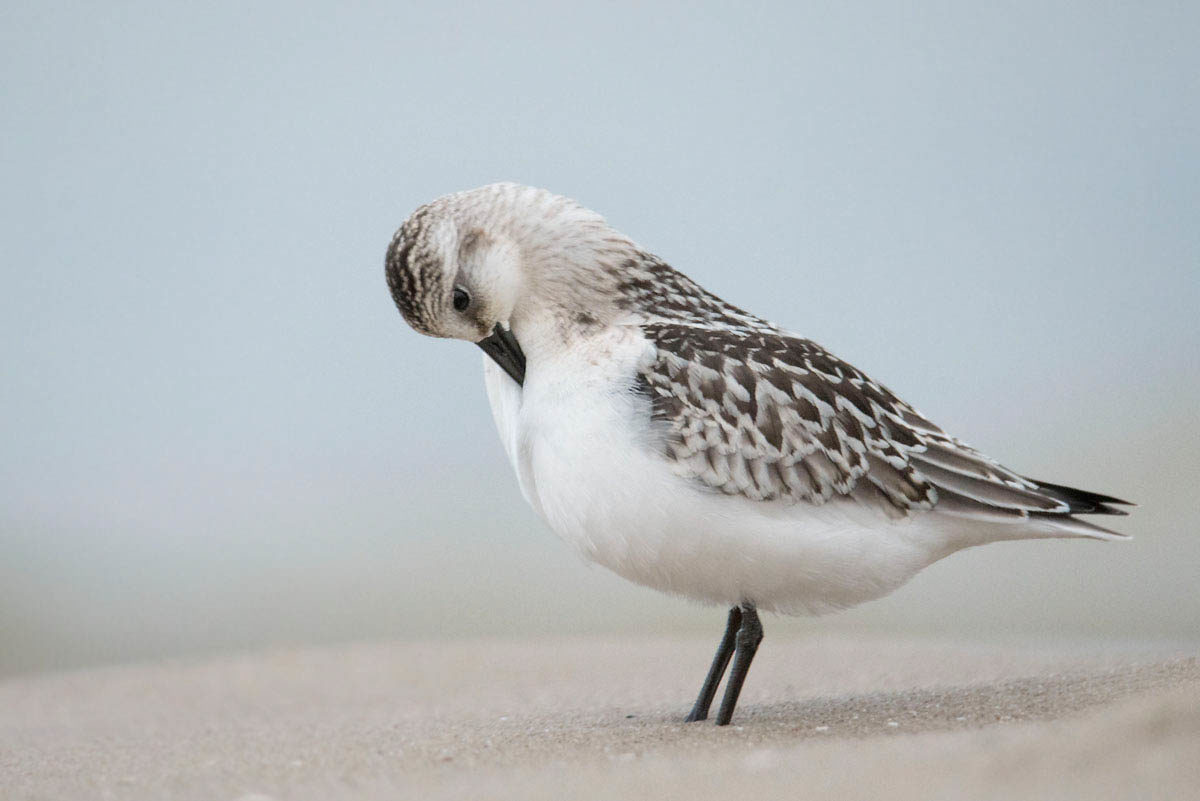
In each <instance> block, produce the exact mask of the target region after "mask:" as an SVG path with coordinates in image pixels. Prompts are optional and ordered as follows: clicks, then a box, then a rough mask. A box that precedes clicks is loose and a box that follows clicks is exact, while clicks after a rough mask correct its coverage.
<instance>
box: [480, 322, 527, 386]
mask: <svg viewBox="0 0 1200 801" xmlns="http://www.w3.org/2000/svg"><path fill="white" fill-rule="evenodd" d="M475 344H476V345H478V346H479V347H481V348H483V352H484V353H486V354H487V355H488V356H491V357H492V361H494V362H495V363H496V364H498V365H500V366H501V367H503V368H504V372H506V373H508V374H509V375H510V376H512V379H513V381H516V382H517V383H518V384H522V385H524V383H525V354H524V353H522V352H521V346H520V345H519V344H518V343H517V338H516V337H514V336H513V334H512V331H508V330H506V329H505V328H504V327H503V326H501V325H500V323H496V327H495V328H493V329H492V335H491V336H490V337H487V338H486V339H481V340H479V341H478V342H476V343H475Z"/></svg>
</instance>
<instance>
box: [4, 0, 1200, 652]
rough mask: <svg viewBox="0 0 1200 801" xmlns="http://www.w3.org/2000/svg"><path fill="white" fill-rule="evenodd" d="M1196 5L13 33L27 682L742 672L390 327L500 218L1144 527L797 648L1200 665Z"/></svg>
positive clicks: (461, 353)
mask: <svg viewBox="0 0 1200 801" xmlns="http://www.w3.org/2000/svg"><path fill="white" fill-rule="evenodd" d="M905 5H907V4H905ZM1198 8H1200V6H1197V5H1196V4H1195V3H1190V2H1182V3H1128V4H1109V3H1103V4H1098V3H1077V4H1062V3H1051V4H1046V3H1042V2H1031V3H1004V4H992V3H988V4H964V3H945V4H921V5H920V9H913V8H903V7H901V5H900V4H897V5H895V6H892V5H891V4H887V5H884V4H880V5H871V4H867V5H859V4H848V3H843V2H837V3H829V4H822V5H817V4H799V5H798V4H794V3H778V4H764V3H758V4H713V5H710V6H698V5H696V4H679V5H668V4H656V5H650V4H592V5H591V6H589V7H588V8H582V7H579V8H572V7H568V6H566V5H565V4H560V3H522V4H514V5H510V6H491V5H468V4H449V3H440V4H429V5H423V6H418V5H410V4H403V3H394V2H392V3H348V4H331V5H329V6H324V7H323V6H317V5H309V4H294V3H203V4H190V5H185V4H167V5H164V4H161V3H145V4H135V3H113V4H104V6H103V7H102V6H101V4H92V3H80V4H78V5H68V4H58V3H47V2H36V3H25V2H21V3H13V2H9V3H6V4H5V5H4V7H3V9H2V10H0V81H2V96H0V101H2V102H0V109H2V111H0V141H2V142H3V146H2V148H0V203H2V204H3V206H2V209H0V242H2V243H3V265H2V269H3V284H2V287H0V363H2V364H3V369H4V377H3V383H2V384H0V408H2V410H3V420H4V422H3V426H2V427H0V670H29V669H41V668H46V667H55V666H70V665H77V664H85V663H93V662H99V661H111V660H128V659H134V658H142V657H150V656H156V655H163V654H181V653H189V652H203V651H211V650H214V649H230V648H243V647H245V648H258V647H263V646H267V645H274V644H289V643H307V642H321V641H328V640H340V639H352V638H363V637H410V636H412V637H415V636H421V637H423V636H446V635H452V636H457V635H464V634H497V635H504V634H508V633H512V632H516V633H526V634H529V633H539V632H588V631H598V630H631V631H637V632H644V633H655V632H661V631H676V630H683V629H687V630H697V631H700V630H703V631H711V633H712V635H713V637H714V638H715V637H716V636H717V633H718V630H719V628H720V625H721V620H722V613H721V612H720V611H717V610H703V609H696V608H694V607H691V606H689V605H687V604H685V603H683V602H680V601H677V600H672V599H668V598H664V597H660V596H658V595H655V594H653V593H651V592H649V591H645V590H641V589H638V588H634V587H631V586H629V585H626V584H624V583H623V582H621V581H620V580H618V579H616V578H615V577H611V576H609V575H607V574H605V573H604V572H602V571H600V570H599V569H587V568H585V567H583V566H582V565H581V564H580V563H579V562H578V561H577V560H576V558H575V557H574V556H573V555H572V554H571V553H570V552H569V551H568V550H567V549H566V547H565V546H563V545H561V544H560V543H558V542H556V541H555V540H554V539H553V538H552V536H551V535H550V534H549V533H548V531H547V530H546V529H545V528H544V527H543V526H542V525H541V524H540V523H539V522H538V521H537V520H536V519H535V517H534V515H533V513H532V512H531V511H529V510H528V509H527V508H526V507H525V506H524V504H523V502H522V501H521V500H520V497H519V494H518V492H517V489H516V485H515V481H514V480H513V478H512V477H511V475H510V473H509V469H508V465H507V463H506V461H505V460H504V457H503V455H502V452H501V449H500V447H499V444H498V442H497V438H496V436H495V434H494V432H493V430H492V422H491V419H490V415H489V413H488V410H487V406H486V401H485V399H484V394H483V388H482V382H481V380H480V368H479V358H480V357H479V354H478V352H477V351H476V349H474V348H471V347H469V346H466V345H463V344H462V343H448V342H440V341H434V340H429V339H425V338H422V337H419V336H417V335H416V334H414V333H413V332H411V331H410V330H408V329H407V327H406V326H405V325H404V324H403V322H402V320H401V319H400V317H399V316H398V314H397V313H396V311H395V310H394V308H393V307H392V303H391V300H390V298H389V297H388V294H387V291H386V288H385V284H384V280H383V268H382V261H383V252H384V249H385V247H386V245H387V243H388V240H389V238H390V236H391V234H392V231H393V229H394V228H395V227H396V226H397V225H398V224H399V223H400V222H401V221H402V220H403V218H404V217H405V216H406V215H407V213H408V212H409V211H411V210H412V209H413V208H414V207H415V206H417V205H418V204H420V203H422V202H424V201H426V200H429V199H432V198H433V197H435V196H437V195H440V194H442V193H444V192H447V191H451V190H457V189H463V188H468V187H472V186H475V185H479V184H482V183H487V182H490V181H494V180H501V179H507V180H517V181H521V182H525V183H531V184H538V185H543V186H546V187H548V188H550V189H552V190H554V191H557V192H560V193H563V194H567V195H571V196H573V197H576V198H578V199H579V200H581V201H583V202H584V203H585V204H587V205H589V206H591V207H593V208H596V209H598V210H600V211H601V212H603V213H605V214H606V215H607V216H608V217H609V219H610V220H611V221H612V222H613V223H614V224H615V225H616V226H617V227H619V228H620V229H621V230H623V231H625V232H627V233H629V234H630V235H632V236H633V237H634V238H636V239H637V240H639V241H640V242H641V243H642V244H644V245H645V246H646V247H648V248H649V249H651V250H653V251H655V252H656V253H658V254H660V255H661V256H663V257H664V258H666V259H667V260H668V261H670V262H671V263H672V264H674V265H675V266H677V267H679V268H681V269H683V270H684V271H686V272H688V273H690V274H691V275H692V276H694V277H695V278H697V279H698V280H700V281H701V282H702V283H703V284H705V285H706V286H708V287H709V288H711V289H713V290H714V291H716V292H717V293H719V294H721V295H722V296H724V297H727V298H728V299H730V300H731V301H733V302H735V303H737V304H739V305H743V306H745V307H748V308H750V309H752V310H754V311H756V312H758V313H760V314H762V315H765V316H768V317H770V318H772V319H775V320H777V321H778V322H780V323H782V324H784V325H786V326H788V327H790V328H793V329H796V330H799V331H802V332H805V333H806V334H808V335H810V336H812V337H814V338H815V339H817V340H818V341H821V342H823V343H824V344H826V345H827V346H829V347H830V348H831V349H833V350H834V351H835V352H837V353H838V354H839V355H841V356H843V357H845V358H847V359H849V360H850V361H852V362H853V363H855V364H856V365H858V366H859V367H861V368H863V369H864V370H866V371H867V372H869V373H870V374H872V375H874V376H875V377H877V378H878V379H880V380H882V381H884V382H886V383H887V384H889V385H890V386H891V387H892V388H893V389H895V390H897V391H898V392H900V393H901V394H902V395H903V396H905V397H906V398H907V399H909V400H910V401H911V402H913V403H914V404H915V405H917V406H918V407H919V408H921V409H922V410H923V411H925V412H926V413H927V414H929V415H930V416H932V417H933V419H935V420H936V421H938V422H940V423H942V424H943V425H944V426H945V427H947V428H949V429H950V430H952V431H954V432H955V433H958V434H960V435H961V436H963V437H964V438H966V439H967V440H968V441H971V442H973V443H974V444H976V445H977V446H979V447H981V448H983V449H984V450H986V451H988V452H990V453H993V454H994V455H996V456H997V457H999V458H1001V459H1003V460H1004V461H1005V462H1006V463H1007V464H1009V465H1011V466H1012V467H1014V468H1017V469H1019V470H1022V471H1024V472H1026V473H1028V474H1030V475H1033V476H1036V477H1039V478H1046V479H1052V480H1055V481H1059V482H1062V483H1069V484H1075V485H1079V486H1083V487H1086V488H1089V489H1094V490H1098V491H1102V492H1112V493H1116V494H1118V495H1122V496H1128V497H1130V498H1132V499H1135V500H1138V501H1140V502H1142V504H1143V506H1142V508H1141V509H1139V510H1138V511H1137V513H1136V515H1135V516H1134V517H1132V518H1130V519H1128V520H1127V521H1122V522H1121V525H1122V528H1123V529H1124V530H1126V531H1128V532H1129V533H1132V534H1134V535H1135V536H1136V539H1135V541H1134V542H1132V543H1129V544H1122V545H1099V544H1092V543H1078V542H1068V543H1016V544H1006V545H998V546H992V547H989V548H987V549H980V550H977V551H974V552H970V553H965V554H960V555H958V556H955V557H954V558H952V559H950V560H947V561H946V562H943V563H940V564H939V565H937V566H935V567H934V568H932V569H930V570H929V571H928V572H927V573H925V574H923V575H922V576H919V577H918V578H917V580H916V581H914V582H913V583H912V584H911V585H909V586H908V587H907V588H905V589H904V590H903V591H901V592H900V593H898V594H897V595H895V596H893V597H892V598H891V599H888V600H885V601H882V602H877V603H875V604H871V605H868V606H867V607H864V608H863V609H861V610H858V611H855V612H852V613H850V614H847V615H841V616H836V617H832V618H827V619H823V620H821V621H818V622H816V623H813V622H811V621H800V622H798V623H791V624H788V625H787V628H789V629H793V630H796V631H810V630H829V629H835V630H847V631H862V630H868V631H900V632H910V633H913V634H917V635H929V636H948V637H972V638H994V637H1005V636H1036V637H1045V636H1051V637H1067V636H1071V637H1075V636H1095V635H1102V636H1111V637H1120V638H1139V639H1144V638H1164V637H1166V638H1182V639H1196V638H1198V637H1200V631H1198V626H1197V621H1198V620H1200V592H1197V589H1196V586H1197V579H1198V577H1200V512H1198V511H1197V508H1198V503H1197V486H1198V484H1200V441H1198V440H1200V437H1198V436H1197V408H1198V397H1200V325H1198V323H1197V311H1198V309H1200V202H1198V201H1200V57H1198V53H1200V48H1198V47H1197V42H1198V41H1200V14H1198V12H1197V9H1198ZM767 625H768V627H769V630H779V629H778V628H774V629H772V628H771V627H780V624H779V623H778V622H771V621H768V623H767Z"/></svg>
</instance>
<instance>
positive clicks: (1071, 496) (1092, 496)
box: [1029, 478, 1137, 515]
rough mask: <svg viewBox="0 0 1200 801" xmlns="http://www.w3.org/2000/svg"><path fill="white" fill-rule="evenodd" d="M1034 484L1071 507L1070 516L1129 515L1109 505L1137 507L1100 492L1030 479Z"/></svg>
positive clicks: (1130, 502)
mask: <svg viewBox="0 0 1200 801" xmlns="http://www.w3.org/2000/svg"><path fill="white" fill-rule="evenodd" d="M1029 480H1030V481H1032V482H1033V483H1034V484H1037V486H1038V489H1039V490H1041V491H1042V492H1044V493H1045V494H1046V495H1049V496H1050V497H1051V498H1056V499H1058V500H1060V501H1062V502H1064V503H1066V504H1067V505H1068V506H1069V507H1070V514H1083V515H1128V514H1129V512H1126V511H1125V510H1124V509H1114V508H1113V507H1111V506H1109V504H1114V503H1115V504H1118V505H1120V506H1137V504H1136V503H1133V502H1132V501H1123V500H1121V499H1120V498H1114V497H1113V496H1111V495H1101V494H1100V493H1098V492H1089V491H1088V490H1081V489H1076V488H1075V487H1066V486H1063V485H1062V484H1052V483H1050V482H1049V481H1039V480H1038V479H1036V478H1031V479H1029Z"/></svg>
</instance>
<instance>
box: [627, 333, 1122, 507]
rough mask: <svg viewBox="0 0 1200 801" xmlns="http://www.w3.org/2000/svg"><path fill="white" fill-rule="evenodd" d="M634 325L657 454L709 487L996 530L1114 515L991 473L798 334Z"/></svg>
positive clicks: (1084, 500) (1080, 498)
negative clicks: (955, 519)
mask: <svg viewBox="0 0 1200 801" xmlns="http://www.w3.org/2000/svg"><path fill="white" fill-rule="evenodd" d="M642 331H643V333H644V334H645V336H646V337H647V339H648V340H649V341H650V343H651V344H652V346H653V351H652V355H651V358H650V359H649V360H648V361H647V363H646V364H645V365H644V366H643V367H642V369H641V372H640V381H641V385H642V388H643V389H644V391H645V392H646V393H647V394H648V395H649V396H650V398H651V405H652V412H653V416H654V419H655V420H656V421H657V423H658V424H659V425H660V426H662V429H663V431H664V434H665V437H664V445H663V448H664V455H665V456H666V457H667V458H668V459H669V460H670V461H671V463H672V465H673V466H674V469H675V471H676V473H678V474H679V475H681V476H684V477H686V478H689V479H692V480H695V481H698V482H700V483H701V484H703V485H705V486H707V487H710V488H712V489H714V490H719V491H721V492H725V493H728V494H730V495H741V496H744V497H746V498H751V499H754V500H763V501H785V502H801V501H805V502H809V503H814V504H819V503H824V502H826V501H829V500H830V499H831V498H834V497H838V496H842V497H851V498H853V499H855V500H858V501H860V502H864V503H873V504H875V505H876V506H878V507H879V508H882V509H883V510H884V511H885V512H886V513H887V514H888V515H890V516H893V517H896V516H904V515H907V514H909V513H911V512H913V511H915V510H918V509H926V510H928V509H932V508H934V507H935V506H936V507H938V508H939V510H941V511H945V512H948V513H950V514H957V515H962V516H966V517H973V518H987V519H995V520H997V521H1007V522H1014V521H1016V520H1019V519H1028V518H1030V517H1035V518H1036V517H1039V516H1054V517H1065V516H1066V515H1070V514H1074V513H1080V512H1085V513H1086V512H1101V513H1104V512H1108V513H1120V512H1118V510H1114V509H1111V508H1110V507H1106V506H1105V505H1104V503H1105V502H1117V501H1115V499H1110V498H1107V497H1105V496H1097V495H1094V494H1092V493H1086V492H1082V491H1079V490H1072V489H1070V488H1066V487H1059V486H1057V485H1051V484H1040V483H1039V482H1036V481H1033V480H1031V479H1028V478H1024V477H1022V476H1020V475H1017V474H1016V473H1014V472H1012V471H1011V470H1008V469H1006V468H1004V467H1002V466H1001V465H999V464H997V463H996V462H994V461H993V460H991V459H989V458H988V457H986V456H984V455H983V454H981V453H979V452H978V451H975V450H974V449H972V448H970V447H969V446H967V445H965V444H964V443H962V442H960V441H958V440H956V439H954V438H953V437H950V436H949V435H947V434H946V433H945V432H944V431H942V430H941V429H940V428H938V427H937V426H936V425H934V424H933V423H931V422H930V421H929V420H927V419H926V418H925V417H923V416H922V415H921V414H920V413H919V412H917V411H916V410H915V409H913V408H912V407H911V406H909V405H908V404H906V403H904V402H903V401H902V400H900V399H899V398H897V397H896V396H895V395H894V394H892V393H891V392H890V391H889V390H888V389H887V388H886V387H884V386H882V385H880V384H877V383H875V382H874V381H872V380H871V379H870V378H868V377H867V376H866V375H864V374H863V373H862V372H860V371H859V370H857V369H855V368H854V367H852V366H851V365H849V364H847V363H846V362H844V361H842V360H840V359H838V358H837V357H835V356H833V355H832V354H830V353H829V352H827V351H826V350H824V349H823V348H822V347H821V346H819V345H817V344H816V343H814V342H812V341H810V340H806V339H800V338H798V337H792V336H788V335H786V334H784V333H782V332H777V331H770V330H764V327H763V326H758V327H754V328H750V327H744V326H728V327H716V326H711V325H695V324H690V323H686V322H674V321H661V322H648V323H645V324H643V325H642ZM1073 493H1074V494H1073ZM1082 525H1086V524H1082Z"/></svg>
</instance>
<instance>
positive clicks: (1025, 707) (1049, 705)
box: [610, 657, 1200, 739]
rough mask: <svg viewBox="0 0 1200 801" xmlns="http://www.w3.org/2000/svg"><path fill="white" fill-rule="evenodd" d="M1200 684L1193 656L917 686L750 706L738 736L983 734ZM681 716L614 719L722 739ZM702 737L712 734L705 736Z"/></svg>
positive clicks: (740, 715) (737, 725) (739, 718)
mask: <svg viewBox="0 0 1200 801" xmlns="http://www.w3.org/2000/svg"><path fill="white" fill-rule="evenodd" d="M1192 682H1200V660H1198V659H1196V658H1195V657H1188V658H1180V659H1173V660H1169V661H1164V662H1158V663H1153V664H1141V665H1131V666H1125V667H1117V668H1112V669H1108V670H1103V671H1095V672H1063V673H1048V674H1045V675H1039V676H1034V677H1027V678H1017V679H1008V680H1004V681H1000V682H995V683H989V684H978V685H967V686H951V687H932V688H916V689H911V690H902V691H895V692H875V693H862V694H851V695H839V696H833V697H818V698H805V699H797V700H788V701H777V702H773V703H769V704H747V705H745V706H744V707H739V709H738V711H737V714H736V715H735V716H734V720H733V725H732V726H731V727H730V728H732V729H734V731H744V732H755V733H760V734H766V733H771V734H790V735H791V736H792V737H793V738H798V739H800V738H805V737H830V736H833V737H871V736H878V735H888V734H899V733H908V734H912V733H916V732H928V731H944V730H950V729H962V728H981V727H984V726H989V725H993V724H997V723H1008V722H1020V721H1035V720H1053V719H1056V718H1061V717H1065V716H1069V715H1072V714H1076V713H1080V712H1084V711H1087V710H1089V709H1092V708H1095V707H1099V706H1102V705H1104V704H1108V703H1112V702H1114V701H1119V700H1121V699H1123V698H1126V697H1128V696H1132V695H1135V694H1138V693H1142V692H1148V691H1151V690H1155V689H1162V688H1168V687H1177V686H1180V685H1182V684H1188V683H1192ZM682 718H683V711H680V712H679V713H678V714H676V715H666V714H652V715H647V716H645V717H644V718H641V719H640V720H639V719H638V718H637V717H635V718H634V719H628V718H626V719H624V720H621V721H612V722H611V723H610V725H613V726H619V725H622V724H625V725H629V724H635V723H636V725H633V726H630V729H631V730H632V729H642V730H644V731H647V732H649V731H650V730H655V731H661V728H662V726H663V725H664V724H665V725H667V726H670V727H678V728H679V729H681V730H683V731H686V732H695V733H696V734H699V735H700V736H702V737H707V736H722V735H721V734H720V732H721V731H722V730H721V729H720V728H718V727H716V726H713V725H712V723H711V721H707V722H704V723H683V722H682ZM704 732H710V734H708V735H705V734H703V733H704Z"/></svg>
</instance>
